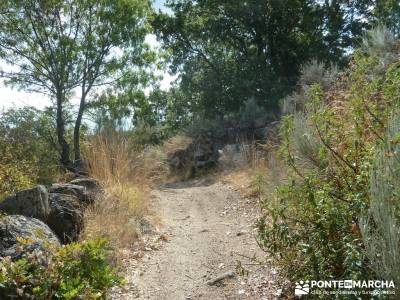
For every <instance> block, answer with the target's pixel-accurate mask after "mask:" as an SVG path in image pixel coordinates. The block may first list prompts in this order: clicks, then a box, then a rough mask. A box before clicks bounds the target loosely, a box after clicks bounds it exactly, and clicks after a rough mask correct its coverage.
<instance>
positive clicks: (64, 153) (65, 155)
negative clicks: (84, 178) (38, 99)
mask: <svg viewBox="0 0 400 300" xmlns="http://www.w3.org/2000/svg"><path fill="white" fill-rule="evenodd" d="M56 98H57V99H56V101H57V114H56V123H57V139H58V144H59V146H60V148H61V157H60V162H61V164H62V165H63V166H64V167H66V168H69V167H70V165H71V161H70V159H69V145H68V143H67V141H66V140H65V122H64V116H63V102H64V101H63V100H64V94H63V92H62V91H57V94H56Z"/></svg>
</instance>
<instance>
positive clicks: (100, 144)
mask: <svg viewBox="0 0 400 300" xmlns="http://www.w3.org/2000/svg"><path fill="white" fill-rule="evenodd" d="M140 155H141V153H138V152H137V150H136V149H135V147H134V145H130V144H129V142H128V140H127V139H126V138H125V137H123V136H122V135H121V134H118V133H113V134H111V135H100V136H97V137H94V138H92V139H91V141H90V143H89V146H88V149H87V153H86V157H87V158H88V160H89V169H90V170H89V171H90V175H91V176H92V177H94V178H96V179H97V180H98V181H99V182H100V184H101V185H102V188H103V189H104V195H103V197H101V198H100V199H99V200H98V201H97V202H96V203H95V205H94V206H93V207H91V208H89V209H88V210H87V212H86V227H85V231H84V233H83V235H82V238H83V239H86V238H96V237H105V238H107V239H108V240H110V242H111V245H113V246H114V247H115V248H118V249H121V248H126V247H129V246H131V245H132V244H133V243H134V242H135V241H136V239H137V237H138V231H137V228H136V225H135V224H137V221H138V220H140V218H142V217H143V216H144V215H145V214H146V212H147V209H148V205H147V204H148V188H147V187H148V183H147V178H146V176H143V172H141V170H142V169H141V167H140V164H139V163H138V161H140Z"/></svg>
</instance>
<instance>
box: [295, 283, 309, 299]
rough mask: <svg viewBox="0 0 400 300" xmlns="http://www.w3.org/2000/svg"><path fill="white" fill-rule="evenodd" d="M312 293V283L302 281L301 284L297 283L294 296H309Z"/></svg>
mask: <svg viewBox="0 0 400 300" xmlns="http://www.w3.org/2000/svg"><path fill="white" fill-rule="evenodd" d="M309 293H310V283H309V281H308V280H307V281H303V280H300V281H299V282H296V287H295V289H294V294H295V295H296V296H301V295H308V294H309Z"/></svg>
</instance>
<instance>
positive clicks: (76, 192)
mask: <svg viewBox="0 0 400 300" xmlns="http://www.w3.org/2000/svg"><path fill="white" fill-rule="evenodd" d="M49 193H56V194H64V195H71V196H75V197H76V198H78V200H79V202H80V203H81V204H83V205H86V204H89V203H91V202H93V201H94V199H93V196H94V195H93V194H91V193H89V191H88V190H87V189H86V187H85V186H81V185H76V184H70V183H62V184H60V183H56V184H53V185H52V186H51V187H50V188H49Z"/></svg>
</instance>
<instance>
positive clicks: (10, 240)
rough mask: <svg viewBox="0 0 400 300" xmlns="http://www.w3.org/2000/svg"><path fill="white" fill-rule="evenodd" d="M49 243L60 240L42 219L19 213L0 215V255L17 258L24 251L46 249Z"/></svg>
mask: <svg viewBox="0 0 400 300" xmlns="http://www.w3.org/2000/svg"><path fill="white" fill-rule="evenodd" d="M50 244H53V245H57V246H59V245H60V242H59V240H58V238H57V236H56V235H55V234H54V233H53V232H52V231H51V230H50V228H49V227H48V226H47V225H46V224H44V223H43V222H42V221H40V220H37V219H34V218H29V217H25V216H21V215H8V216H1V217H0V256H2V257H5V256H10V257H11V258H12V259H18V258H21V257H22V256H23V255H24V253H26V252H31V251H34V250H40V251H47V249H48V246H49V245H50Z"/></svg>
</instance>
